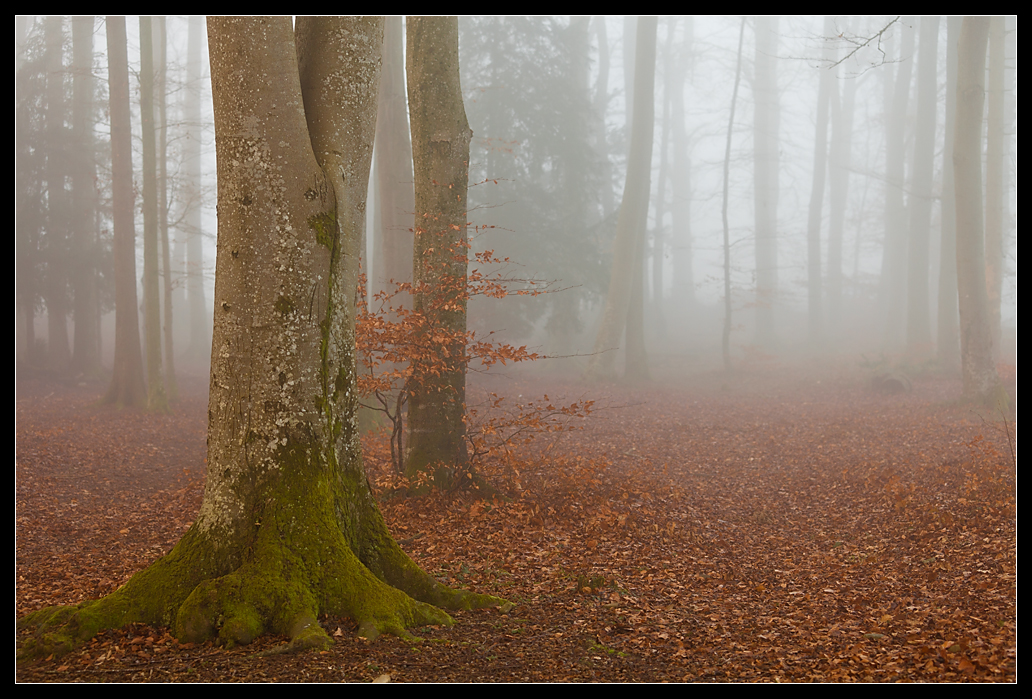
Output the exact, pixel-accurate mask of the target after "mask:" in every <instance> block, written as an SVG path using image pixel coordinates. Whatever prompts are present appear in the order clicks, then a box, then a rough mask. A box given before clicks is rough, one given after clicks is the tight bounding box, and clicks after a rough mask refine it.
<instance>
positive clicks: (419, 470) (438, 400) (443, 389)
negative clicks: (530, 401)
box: [405, 17, 473, 489]
mask: <svg viewBox="0 0 1032 699" xmlns="http://www.w3.org/2000/svg"><path fill="white" fill-rule="evenodd" d="M407 29H408V31H407V38H406V41H407V53H406V63H407V71H408V95H409V119H410V126H411V129H412V159H413V172H414V175H415V196H416V216H415V242H414V246H413V252H412V260H413V268H412V278H413V281H414V283H415V294H414V299H413V306H414V308H415V310H416V311H417V312H420V313H422V315H423V317H424V319H425V322H426V328H425V331H426V332H430V333H435V334H438V335H439V337H440V340H439V341H438V342H433V345H434V346H435V349H436V350H437V351H436V352H435V354H434V356H432V357H427V360H428V362H430V363H431V364H432V365H431V364H427V365H424V364H422V363H417V366H415V367H414V368H413V378H412V379H410V386H409V396H410V397H409V421H408V422H409V437H408V451H407V453H406V455H405V474H406V475H407V476H408V477H409V478H417V477H418V476H419V475H420V474H429V475H431V476H432V478H433V481H434V484H435V485H436V486H437V487H451V486H453V485H455V478H456V477H461V476H462V474H464V473H466V467H467V465H468V461H469V457H468V453H467V450H466V427H465V423H464V421H463V415H464V413H465V402H466V338H465V333H466V296H465V292H466V250H467V243H466V190H467V187H468V183H469V143H470V139H471V138H472V136H473V132H472V131H471V130H470V128H469V122H468V121H467V120H466V110H465V107H464V106H463V104H462V89H461V87H460V84H459V22H458V18H457V17H409V18H408V25H407ZM417 489H418V488H417Z"/></svg>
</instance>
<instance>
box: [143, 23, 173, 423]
mask: <svg viewBox="0 0 1032 699" xmlns="http://www.w3.org/2000/svg"><path fill="white" fill-rule="evenodd" d="M140 131H141V134H142V136H143V138H142V141H143V312H144V328H143V329H144V336H145V338H146V343H145V344H146V348H147V407H148V409H150V410H158V411H165V410H168V395H167V394H166V393H165V382H164V380H163V377H162V365H161V299H160V297H159V292H158V288H159V287H158V162H157V144H156V143H155V141H156V136H157V134H156V130H155V125H154V43H153V35H152V21H151V18H150V17H146V16H143V17H140Z"/></svg>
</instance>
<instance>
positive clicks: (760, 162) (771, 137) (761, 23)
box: [753, 17, 779, 349]
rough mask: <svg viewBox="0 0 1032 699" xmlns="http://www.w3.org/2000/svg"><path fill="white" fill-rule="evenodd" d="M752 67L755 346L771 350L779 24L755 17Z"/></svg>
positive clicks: (775, 252) (774, 294) (775, 285)
mask: <svg viewBox="0 0 1032 699" xmlns="http://www.w3.org/2000/svg"><path fill="white" fill-rule="evenodd" d="M753 21H754V22H755V33H756V54H755V59H754V62H753V69H754V71H755V72H754V75H753V93H754V95H755V108H754V109H753V158H754V163H753V197H754V201H755V206H754V212H755V214H754V215H755V219H756V344H757V345H759V346H760V347H763V348H766V349H771V348H773V347H776V346H777V344H778V342H777V335H776V332H775V325H774V308H775V305H776V304H777V295H778V170H779V167H778V161H779V158H778V148H779V146H778V142H779V141H778V122H779V117H778V115H779V106H778V79H777V60H778V55H777V51H778V36H777V32H778V19H777V17H756V18H755V19H754V20H753Z"/></svg>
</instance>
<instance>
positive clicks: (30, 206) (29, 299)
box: [14, 15, 42, 364]
mask: <svg viewBox="0 0 1032 699" xmlns="http://www.w3.org/2000/svg"><path fill="white" fill-rule="evenodd" d="M28 24H29V22H28V18H27V17H25V16H24V15H22V16H18V17H15V21H14V30H15V42H16V46H15V51H16V53H15V59H14V60H15V83H14V89H15V99H16V100H17V107H16V111H15V173H16V175H15V214H14V215H15V271H16V274H15V284H16V287H15V293H16V295H17V305H18V315H19V318H18V323H19V326H18V330H16V331H15V332H16V337H17V338H18V339H19V340H20V341H21V344H20V345H19V346H18V360H19V361H20V362H24V363H26V364H35V363H36V362H38V361H39V359H40V358H39V357H37V356H36V318H35V316H36V300H37V299H38V297H39V288H38V281H37V280H38V278H39V252H40V251H39V231H40V224H41V215H42V202H41V198H42V192H41V190H42V186H40V184H39V181H38V178H37V177H36V175H37V172H38V170H37V168H36V167H35V160H36V159H35V158H33V153H32V150H33V149H32V147H31V146H30V145H29V140H30V134H31V132H32V128H33V127H32V124H31V121H32V119H31V114H30V110H29V100H30V94H29V88H28V85H27V83H28V82H29V73H30V72H31V71H32V70H33V68H31V67H27V66H26V65H25V63H26V60H25V59H26V53H25V49H26V38H27V34H28ZM30 173H31V174H30ZM19 331H20V332H19Z"/></svg>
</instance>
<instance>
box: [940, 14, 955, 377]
mask: <svg viewBox="0 0 1032 699" xmlns="http://www.w3.org/2000/svg"><path fill="white" fill-rule="evenodd" d="M960 23H961V18H960V17H948V18H947V19H946V125H945V132H946V134H945V138H944V143H943V149H942V206H941V209H940V210H941V211H942V230H941V231H940V239H939V240H940V242H939V312H938V323H937V324H936V337H937V342H936V343H935V344H936V353H937V361H938V364H939V366H940V368H942V369H945V370H946V371H949V372H955V371H957V369H958V368H959V367H960V334H959V330H958V322H959V321H958V319H957V206H956V201H955V196H954V188H953V185H954V175H953V139H954V132H955V131H956V127H955V124H956V118H957V37H958V36H959V35H960Z"/></svg>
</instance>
